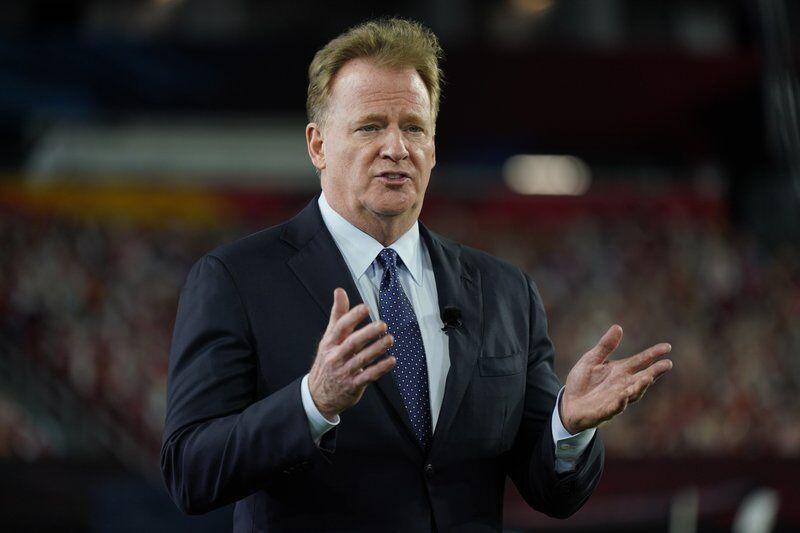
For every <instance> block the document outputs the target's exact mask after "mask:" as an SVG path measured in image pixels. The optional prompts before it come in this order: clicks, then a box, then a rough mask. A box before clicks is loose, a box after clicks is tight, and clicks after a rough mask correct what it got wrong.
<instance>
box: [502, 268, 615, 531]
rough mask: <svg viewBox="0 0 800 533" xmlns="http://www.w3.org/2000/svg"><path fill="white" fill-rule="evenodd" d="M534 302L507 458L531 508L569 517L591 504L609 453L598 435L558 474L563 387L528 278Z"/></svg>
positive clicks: (510, 472) (538, 299)
mask: <svg viewBox="0 0 800 533" xmlns="http://www.w3.org/2000/svg"><path fill="white" fill-rule="evenodd" d="M525 279H526V282H527V284H528V293H529V299H530V304H529V305H530V325H529V335H530V339H529V351H528V366H527V372H528V376H527V380H526V388H525V406H524V411H523V414H522V422H521V424H520V428H519V431H518V433H517V437H516V439H515V441H514V444H513V446H512V448H511V450H509V452H508V454H507V456H506V469H507V472H508V475H509V477H511V479H512V481H513V482H514V484H515V485H516V487H517V490H519V492H520V494H521V495H522V497H523V498H524V499H525V501H526V502H527V503H528V505H530V506H531V507H532V508H534V509H536V510H538V511H541V512H543V513H545V514H547V515H549V516H552V517H556V518H567V517H568V516H571V515H572V514H574V513H575V512H576V511H577V510H578V509H580V508H581V506H582V505H583V504H584V503H585V502H586V500H587V499H588V498H589V496H590V495H591V494H592V492H593V491H594V488H595V487H596V486H597V483H598V482H599V481H600V475H601V473H602V470H603V459H604V450H603V444H602V441H601V440H600V438H599V435H598V433H599V432H596V433H595V436H594V437H593V438H592V441H591V442H590V444H589V446H588V448H587V449H586V450H585V451H584V453H583V455H582V456H581V458H580V460H579V461H578V463H577V464H576V466H575V469H574V470H573V471H570V472H568V473H564V474H559V473H557V472H556V470H555V461H556V458H555V446H554V443H553V435H552V431H551V417H552V416H553V409H554V407H555V402H556V398H557V396H558V391H559V389H560V388H561V385H560V383H559V381H558V377H556V375H555V372H554V371H553V358H554V353H555V350H554V348H553V343H552V342H551V341H550V338H549V337H548V335H547V318H546V316H545V311H544V306H543V304H542V299H541V297H540V296H539V291H538V290H537V288H536V284H535V283H534V282H533V281H532V280H531V279H530V278H529V277H528V276H525Z"/></svg>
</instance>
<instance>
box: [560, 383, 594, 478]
mask: <svg viewBox="0 0 800 533" xmlns="http://www.w3.org/2000/svg"><path fill="white" fill-rule="evenodd" d="M563 393H564V387H561V390H560V391H558V398H557V399H556V406H555V408H554V409H553V416H552V417H551V422H550V429H551V431H552V432H553V443H554V444H555V447H556V472H557V473H559V474H563V473H565V472H570V471H572V470H574V469H575V464H576V463H577V462H578V459H580V458H581V455H583V452H584V451H586V448H587V447H588V446H589V443H590V442H591V440H592V437H594V434H595V432H596V431H597V428H589V429H585V430H583V431H581V432H580V433H576V434H574V435H573V434H572V433H570V432H569V431H567V429H566V428H565V427H564V423H563V422H562V421H561V415H560V414H559V413H558V406H559V405H561V395H562V394H563Z"/></svg>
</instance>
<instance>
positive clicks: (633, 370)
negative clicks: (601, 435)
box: [559, 325, 672, 434]
mask: <svg viewBox="0 0 800 533" xmlns="http://www.w3.org/2000/svg"><path fill="white" fill-rule="evenodd" d="M621 340H622V328H621V327H619V326H618V325H613V326H611V328H610V329H609V330H608V331H607V332H606V334H605V335H603V337H602V338H601V339H600V342H598V343H597V345H596V346H595V347H594V348H592V349H591V350H589V351H588V352H586V353H585V354H584V355H583V357H581V358H580V359H579V360H578V362H577V363H576V364H575V366H574V367H572V370H570V372H569V375H568V376H567V384H566V387H565V388H564V393H563V394H562V395H561V406H560V409H559V413H560V415H561V421H562V422H563V424H564V429H566V430H567V431H569V432H570V433H572V434H575V433H578V432H580V431H583V430H584V429H588V428H592V427H595V426H597V425H598V424H600V423H601V422H604V421H606V420H610V419H611V418H613V417H615V416H616V415H618V414H619V413H621V412H622V411H624V410H625V407H627V405H628V403H633V402H636V401H638V400H639V399H641V397H642V396H643V395H644V393H645V391H646V390H647V388H648V387H649V386H650V385H652V384H653V383H654V382H655V381H656V380H657V379H658V378H659V377H661V376H662V375H663V374H665V373H666V372H669V370H670V369H672V361H670V360H669V359H661V360H659V361H657V359H658V358H659V357H661V356H662V355H664V354H667V353H669V351H670V350H672V346H670V345H669V344H667V343H662V344H656V345H655V346H651V347H650V348H648V349H646V350H644V351H643V352H640V353H638V354H636V355H632V356H630V357H627V358H625V359H620V360H616V361H609V360H608V357H609V356H610V355H611V353H612V352H613V351H614V350H616V349H617V346H619V343H620V341H621Z"/></svg>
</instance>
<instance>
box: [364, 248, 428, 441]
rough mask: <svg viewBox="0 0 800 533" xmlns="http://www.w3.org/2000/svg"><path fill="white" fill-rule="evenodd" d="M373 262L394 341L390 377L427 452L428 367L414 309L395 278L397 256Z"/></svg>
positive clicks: (386, 253) (385, 253)
mask: <svg viewBox="0 0 800 533" xmlns="http://www.w3.org/2000/svg"><path fill="white" fill-rule="evenodd" d="M377 260H378V262H379V263H380V264H381V266H383V278H382V279H381V287H380V300H379V302H378V307H379V311H380V315H381V320H383V321H384V322H386V324H387V325H388V326H389V333H390V334H391V335H392V337H394V345H392V347H391V348H389V355H393V356H394V357H395V358H396V359H397V364H396V365H395V367H394V369H392V374H393V375H394V379H395V382H396V383H397V387H398V388H399V389H400V396H401V397H402V398H403V405H405V408H406V411H407V412H408V418H409V419H410V421H411V429H412V430H413V431H414V435H416V437H417V441H418V442H419V444H420V446H422V449H423V450H425V451H427V450H428V447H429V446H430V442H431V435H432V433H433V431H432V429H431V428H432V424H431V403H430V394H429V392H428V367H427V364H426V362H425V347H424V346H423V344H422V334H421V333H420V330H419V323H418V322H417V316H416V315H415V314H414V308H413V307H411V302H409V301H408V298H407V297H406V294H405V292H403V287H402V286H401V285H400V280H399V279H398V277H397V252H396V251H394V250H392V249H391V248H384V249H383V250H381V252H380V253H379V254H378V257H377Z"/></svg>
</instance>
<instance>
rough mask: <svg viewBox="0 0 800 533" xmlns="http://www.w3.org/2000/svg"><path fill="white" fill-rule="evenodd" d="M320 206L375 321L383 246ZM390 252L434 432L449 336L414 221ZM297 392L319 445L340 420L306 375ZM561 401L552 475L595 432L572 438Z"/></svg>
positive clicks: (570, 463) (568, 466) (554, 422)
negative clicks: (322, 407) (413, 326)
mask: <svg viewBox="0 0 800 533" xmlns="http://www.w3.org/2000/svg"><path fill="white" fill-rule="evenodd" d="M318 203H319V209H320V212H321V214H322V220H323V222H324V223H325V226H326V227H327V228H328V231H330V233H331V235H332V236H333V240H334V242H335V243H336V246H337V247H338V248H339V251H340V252H341V253H342V256H343V257H344V260H345V263H346V264H347V268H348V269H349V270H350V275H351V276H352V277H353V281H355V285H356V287H357V288H358V292H359V294H360V296H361V299H362V300H363V301H364V303H365V304H367V307H369V313H370V318H372V320H373V321H375V320H378V319H379V318H380V316H379V313H378V295H379V291H380V285H381V278H382V276H383V267H382V266H381V264H380V263H379V262H378V261H376V260H375V258H376V257H377V255H378V253H380V251H381V250H383V248H384V246H383V245H382V244H381V243H379V242H378V241H376V240H375V239H373V238H372V237H371V236H370V235H367V234H366V233H364V232H363V231H361V230H360V229H358V228H356V227H355V226H353V225H352V224H351V223H350V222H348V221H347V220H346V219H345V218H344V217H342V216H341V215H340V214H339V213H337V212H336V211H334V210H333V208H332V207H331V206H330V205H329V204H328V202H327V200H326V199H325V194H324V193H323V194H321V195H320V197H319V201H318ZM389 247H391V248H393V249H394V250H395V251H396V252H397V255H398V256H399V257H400V259H401V261H402V266H401V265H400V264H398V269H397V272H398V277H399V278H400V285H401V286H402V287H403V291H404V292H405V293H406V296H407V297H408V300H409V301H410V302H411V306H412V307H413V308H414V313H415V314H416V316H417V321H418V322H419V329H420V333H421V334H422V344H423V346H424V347H425V357H426V361H427V367H428V388H429V390H430V401H431V420H432V423H433V428H434V429H435V428H436V422H437V420H438V419H439V412H440V411H441V408H442V400H443V399H444V386H445V381H446V380H447V372H448V371H449V370H450V355H449V349H448V347H449V342H448V341H449V339H448V337H447V334H446V333H444V332H443V331H442V326H443V325H444V324H443V323H442V319H441V316H440V313H439V297H438V294H437V292H436V279H435V278H434V275H433V265H432V264H431V257H430V254H429V253H428V250H427V248H426V246H425V242H424V241H423V240H422V239H421V238H420V236H419V223H418V222H415V223H414V225H413V226H412V227H411V229H409V230H408V231H407V232H405V233H404V234H403V235H402V236H401V237H400V238H399V239H397V240H396V241H395V242H393V243H392V244H391V245H390V246H389ZM562 391H563V388H562ZM300 392H301V397H302V401H303V408H304V409H305V411H306V415H307V416H308V422H309V427H310V428H311V436H312V437H313V439H314V442H316V443H317V445H319V442H320V440H321V438H322V436H323V435H324V434H325V433H326V432H327V431H329V430H331V429H333V428H334V427H336V426H337V425H338V424H339V422H340V417H339V415H337V416H336V418H335V420H333V421H330V420H327V419H326V418H325V417H324V416H322V413H320V412H319V409H317V406H316V405H315V404H314V400H313V399H312V398H311V392H310V390H309V387H308V374H306V375H305V376H304V377H303V380H302V381H301V385H300ZM560 401H561V392H559V395H558V400H557V401H556V407H555V409H554V410H553V416H552V418H551V431H552V433H553V442H554V443H555V455H556V465H555V466H556V471H557V472H559V473H562V472H567V471H569V470H572V469H573V468H574V466H575V462H576V461H577V460H578V458H580V456H581V454H582V453H583V451H584V450H585V449H586V447H587V446H588V444H589V441H591V439H592V436H593V435H594V432H595V429H594V428H592V429H588V430H586V431H582V432H580V433H578V434H576V435H571V434H570V433H569V432H568V431H567V430H566V429H565V428H564V425H563V424H562V422H561V417H560V416H559V415H558V405H559V403H560Z"/></svg>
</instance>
